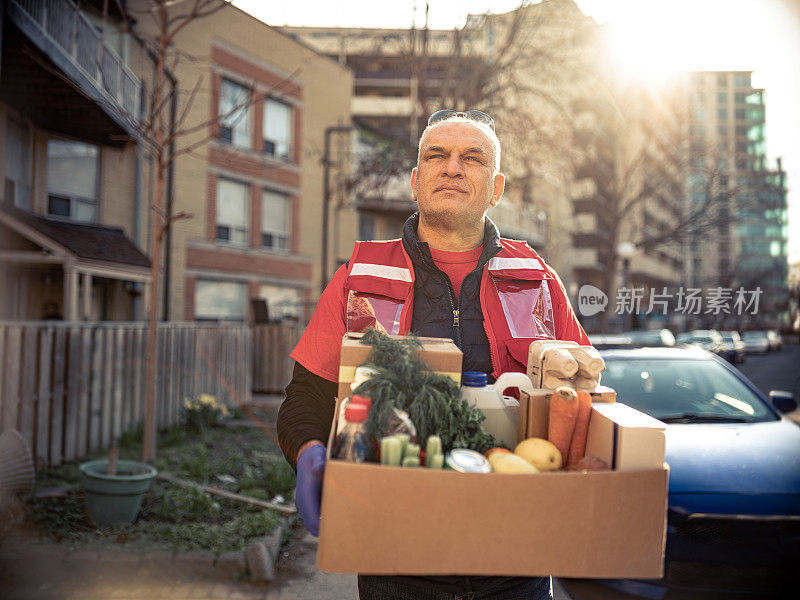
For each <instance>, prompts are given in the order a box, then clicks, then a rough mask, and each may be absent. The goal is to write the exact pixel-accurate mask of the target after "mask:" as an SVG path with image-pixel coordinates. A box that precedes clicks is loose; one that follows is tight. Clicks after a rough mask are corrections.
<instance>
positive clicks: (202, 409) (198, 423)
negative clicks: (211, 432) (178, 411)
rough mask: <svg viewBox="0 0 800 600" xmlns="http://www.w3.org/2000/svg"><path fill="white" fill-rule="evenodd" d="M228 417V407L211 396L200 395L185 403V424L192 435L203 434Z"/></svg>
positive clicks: (188, 399)
mask: <svg viewBox="0 0 800 600" xmlns="http://www.w3.org/2000/svg"><path fill="white" fill-rule="evenodd" d="M227 416H228V407H227V406H225V405H224V404H221V403H219V402H217V399H216V398H215V397H214V396H212V395H211V394H200V395H199V396H197V397H196V398H187V399H186V400H184V401H183V418H184V422H185V424H186V429H188V430H189V431H190V432H192V433H202V432H204V431H205V430H206V429H209V428H211V427H214V426H215V425H217V423H219V421H220V419H221V418H223V417H227Z"/></svg>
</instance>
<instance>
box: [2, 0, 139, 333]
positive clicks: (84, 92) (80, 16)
mask: <svg viewBox="0 0 800 600" xmlns="http://www.w3.org/2000/svg"><path fill="white" fill-rule="evenodd" d="M3 4H4V6H3V10H2V12H0V19H2V46H1V50H0V51H1V52H2V62H1V63H0V178H2V180H3V182H4V184H3V188H2V191H0V194H2V200H1V201H0V286H2V288H3V293H2V294H0V319H2V320H29V319H42V318H64V319H67V320H79V319H87V320H97V319H109V320H130V319H133V318H135V317H136V316H137V312H138V315H141V312H142V303H141V301H140V298H142V297H143V296H146V294H144V292H145V291H146V288H147V286H148V285H149V283H150V261H149V259H148V257H147V256H146V255H145V252H144V248H145V247H146V240H145V236H144V226H143V216H144V214H145V210H144V205H145V203H146V199H145V194H144V193H143V190H144V189H145V188H146V187H147V185H148V174H147V172H146V170H145V169H144V168H143V165H144V161H143V160H142V159H141V155H140V150H139V143H138V139H137V136H138V134H137V128H136V121H135V120H136V117H137V115H139V114H140V112H141V102H142V97H143V89H144V88H145V87H146V86H147V85H148V83H147V81H146V77H147V75H146V74H147V73H151V72H152V62H151V61H150V59H149V58H148V56H147V54H146V52H145V51H144V49H143V47H142V46H141V45H140V44H137V43H135V42H134V41H133V40H131V39H130V38H129V37H126V36H124V35H123V34H122V33H121V31H120V30H119V29H118V28H116V27H113V26H109V27H108V28H106V35H105V36H103V35H101V34H100V30H99V29H98V27H97V23H98V19H97V12H96V11H94V10H93V9H92V7H91V5H90V4H88V3H84V4H86V7H85V9H84V10H78V8H77V7H76V6H75V5H74V4H72V3H71V2H66V1H65V2H44V1H43V0H41V1H36V0H9V1H8V2H5V3H3Z"/></svg>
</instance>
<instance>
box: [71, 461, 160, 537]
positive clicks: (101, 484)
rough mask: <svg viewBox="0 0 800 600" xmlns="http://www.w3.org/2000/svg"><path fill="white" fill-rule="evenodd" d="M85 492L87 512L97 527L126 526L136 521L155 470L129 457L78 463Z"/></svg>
mask: <svg viewBox="0 0 800 600" xmlns="http://www.w3.org/2000/svg"><path fill="white" fill-rule="evenodd" d="M80 469H81V472H82V473H83V478H82V480H81V484H82V486H83V489H84V491H85V492H86V513H87V514H88V516H89V520H90V521H91V522H92V523H93V524H94V525H96V526H98V527H114V526H118V525H127V524H129V523H133V522H134V521H135V520H136V515H138V514H139V509H140V508H141V507H142V498H143V497H144V495H145V493H146V492H147V491H148V490H149V489H150V486H151V485H152V483H153V479H154V478H155V476H156V475H157V473H158V471H156V469H154V468H153V467H151V466H150V465H148V464H145V463H140V462H136V461H132V460H119V461H117V460H115V457H114V456H113V454H112V457H111V459H109V460H107V459H101V460H92V461H89V462H85V463H83V464H82V465H81V466H80Z"/></svg>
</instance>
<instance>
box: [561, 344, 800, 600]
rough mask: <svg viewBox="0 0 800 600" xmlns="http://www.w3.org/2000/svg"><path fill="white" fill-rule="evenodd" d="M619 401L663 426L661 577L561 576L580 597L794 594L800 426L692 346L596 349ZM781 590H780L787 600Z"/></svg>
mask: <svg viewBox="0 0 800 600" xmlns="http://www.w3.org/2000/svg"><path fill="white" fill-rule="evenodd" d="M601 354H602V356H603V359H604V360H605V362H606V370H605V372H604V373H603V384H604V385H608V386H610V387H612V388H614V389H616V391H617V400H618V401H619V402H622V403H625V404H628V405H630V406H632V407H634V408H636V409H638V410H641V411H643V412H645V413H647V414H649V415H651V416H653V417H655V418H657V419H660V420H661V421H663V422H664V423H665V425H666V462H667V463H668V464H669V466H670V475H669V491H668V501H667V504H668V515H667V516H668V526H667V545H666V562H665V570H664V577H663V578H661V579H647V580H629V579H625V580H620V579H614V580H575V579H565V580H562V582H563V584H564V586H565V587H566V589H567V592H568V593H569V595H570V596H571V597H572V598H573V600H589V599H599V598H603V599H610V598H619V599H620V600H621V599H622V598H625V599H631V598H663V599H669V598H682V599H683V598H698V599H699V598H703V599H705V598H714V599H717V598H728V597H730V598H754V597H759V598H760V597H791V595H792V594H791V593H789V592H790V590H792V589H795V585H796V583H795V580H796V570H797V565H796V563H797V557H798V556H800V468H799V465H800V427H798V426H797V425H796V424H795V423H793V422H791V421H789V420H788V419H786V418H785V417H784V416H783V415H782V413H784V412H791V411H792V410H794V409H795V408H796V407H797V402H796V401H795V400H794V399H793V397H792V396H791V394H787V393H785V392H772V393H771V394H770V397H771V400H768V399H767V398H766V397H764V395H763V394H762V393H761V392H760V391H759V390H758V389H757V388H756V387H755V386H754V385H753V384H752V383H750V382H749V381H748V380H747V379H746V378H745V377H744V376H743V375H742V374H741V373H740V372H739V371H738V370H736V369H735V368H734V367H732V366H730V365H728V364H727V363H726V362H724V361H722V360H720V359H719V358H717V357H716V356H714V355H713V354H711V353H709V352H705V351H703V350H700V349H697V348H685V347H684V348H641V349H615V350H606V351H602V352H601ZM783 594H785V595H783Z"/></svg>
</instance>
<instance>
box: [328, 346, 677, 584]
mask: <svg viewBox="0 0 800 600" xmlns="http://www.w3.org/2000/svg"><path fill="white" fill-rule="evenodd" d="M369 350H370V349H369V347H368V346H365V345H362V344H360V343H358V341H357V338H356V337H355V336H345V339H344V340H343V342H342V363H341V364H342V369H341V374H342V379H344V381H343V382H341V381H340V388H339V395H340V398H344V397H345V396H346V395H347V393H349V391H350V388H349V381H352V378H353V376H352V375H351V374H350V373H351V372H352V373H353V374H354V372H355V367H357V366H359V365H361V364H362V363H363V362H364V361H365V360H366V357H367V355H368V354H369ZM423 352H425V356H424V358H425V360H426V361H428V364H430V365H431V367H432V368H433V369H434V370H436V371H438V372H445V373H448V374H451V376H453V377H454V379H455V378H456V376H457V377H458V381H459V382H460V373H461V353H460V352H459V351H458V349H457V348H456V347H455V345H453V344H452V342H450V341H449V340H446V341H442V340H427V341H426V343H425V347H424V349H423ZM351 369H352V371H351ZM348 378H349V381H348ZM597 394H598V395H597V397H598V398H600V397H606V398H608V397H609V396H612V399H613V390H609V389H608V388H606V389H604V390H599V391H597ZM338 412H339V411H338V410H337V411H335V413H334V415H335V416H334V426H333V427H332V429H331V431H332V433H331V440H329V443H328V463H327V466H326V469H325V478H324V482H323V493H322V511H321V512H322V515H321V519H320V539H319V546H318V550H317V566H318V567H319V568H320V569H322V570H324V571H329V572H336V573H362V574H378V575H392V574H401V575H453V574H459V575H509V576H510V575H517V576H537V575H555V576H562V577H641V578H657V577H661V576H662V571H663V559H664V541H665V534H666V495H667V478H668V468H667V466H666V465H664V464H661V465H660V466H659V468H653V469H648V470H638V471H625V472H619V471H604V472H600V471H597V472H584V473H578V472H558V473H540V474H536V475H508V474H498V473H489V474H469V473H457V472H455V471H449V470H434V469H426V468H400V467H389V466H384V465H378V464H372V463H368V464H359V463H351V462H346V461H341V460H335V459H331V457H330V452H331V449H332V447H333V443H332V442H333V435H334V434H333V432H335V431H336V428H337V427H336V425H337V421H338ZM591 433H592V426H591V424H590V435H591ZM596 435H597V436H598V439H599V436H601V435H602V434H601V433H597V434H596Z"/></svg>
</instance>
